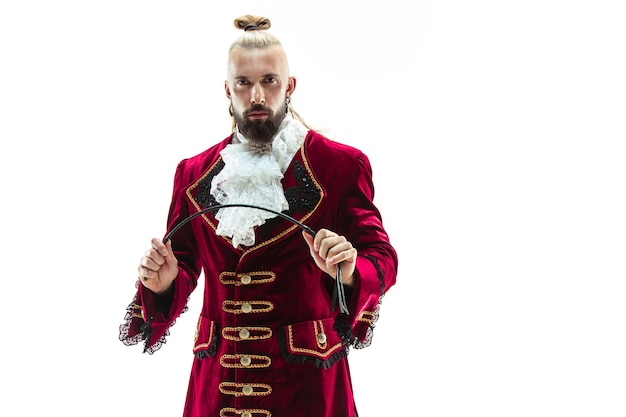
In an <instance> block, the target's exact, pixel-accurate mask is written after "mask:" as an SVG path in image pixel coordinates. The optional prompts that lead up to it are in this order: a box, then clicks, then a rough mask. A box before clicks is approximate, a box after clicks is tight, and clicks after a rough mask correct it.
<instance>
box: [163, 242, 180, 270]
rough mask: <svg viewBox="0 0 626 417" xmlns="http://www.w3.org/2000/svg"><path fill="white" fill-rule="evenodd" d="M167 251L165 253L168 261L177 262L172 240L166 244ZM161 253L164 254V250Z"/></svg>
mask: <svg viewBox="0 0 626 417" xmlns="http://www.w3.org/2000/svg"><path fill="white" fill-rule="evenodd" d="M165 251H166V252H167V253H166V254H165V261H166V262H167V263H170V264H171V263H176V262H177V261H176V257H175V256H174V250H173V249H172V241H171V240H168V241H167V244H166V245H165ZM161 254H163V252H161Z"/></svg>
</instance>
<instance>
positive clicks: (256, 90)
mask: <svg viewBox="0 0 626 417" xmlns="http://www.w3.org/2000/svg"><path fill="white" fill-rule="evenodd" d="M250 104H265V93H264V92H263V89H262V88H261V86H260V85H255V86H254V87H253V88H252V96H251V97H250Z"/></svg>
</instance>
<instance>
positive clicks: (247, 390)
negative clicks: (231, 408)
mask: <svg viewBox="0 0 626 417" xmlns="http://www.w3.org/2000/svg"><path fill="white" fill-rule="evenodd" d="M253 391H254V390H253V389H252V386H251V385H244V386H243V387H242V388H241V392H243V395H252V392H253Z"/></svg>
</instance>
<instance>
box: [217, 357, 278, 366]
mask: <svg viewBox="0 0 626 417" xmlns="http://www.w3.org/2000/svg"><path fill="white" fill-rule="evenodd" d="M244 356H248V357H249V358H250V359H251V362H250V365H248V366H244V365H242V364H241V362H240V361H241V358H242V357H244ZM271 364H272V359H271V358H270V357H269V356H263V355H246V354H245V353H238V354H236V355H228V354H226V355H222V357H221V358H220V365H222V366H223V367H224V368H238V369H248V368H268V367H269V366H270V365H271Z"/></svg>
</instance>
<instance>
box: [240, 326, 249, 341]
mask: <svg viewBox="0 0 626 417" xmlns="http://www.w3.org/2000/svg"><path fill="white" fill-rule="evenodd" d="M239 337H240V338H241V339H243V340H246V339H247V338H249V337H250V330H248V329H246V328H243V329H241V330H239Z"/></svg>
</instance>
